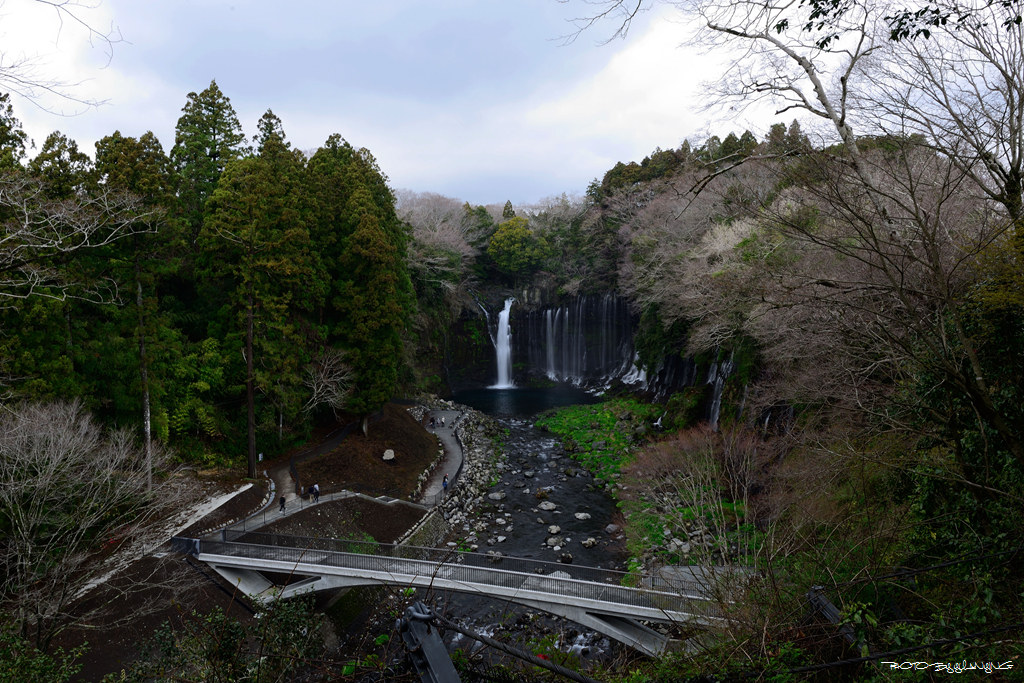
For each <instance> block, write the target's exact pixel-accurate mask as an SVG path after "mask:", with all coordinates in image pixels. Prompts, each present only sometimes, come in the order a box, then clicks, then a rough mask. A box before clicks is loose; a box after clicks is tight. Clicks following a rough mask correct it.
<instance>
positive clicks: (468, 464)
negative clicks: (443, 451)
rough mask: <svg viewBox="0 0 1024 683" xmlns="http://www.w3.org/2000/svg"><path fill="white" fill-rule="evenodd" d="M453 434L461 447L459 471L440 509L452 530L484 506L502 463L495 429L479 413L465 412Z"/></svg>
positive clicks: (488, 420) (502, 458)
mask: <svg viewBox="0 0 1024 683" xmlns="http://www.w3.org/2000/svg"><path fill="white" fill-rule="evenodd" d="M456 431H457V434H458V437H459V441H460V442H461V443H462V451H463V463H462V470H461V471H460V472H459V476H458V478H457V479H456V481H455V482H454V485H452V486H451V487H450V488H449V490H448V495H447V496H446V497H445V499H444V500H443V501H442V503H441V505H440V508H441V511H442V514H443V515H444V518H445V519H446V520H447V521H448V524H449V525H450V526H451V527H452V528H459V527H461V526H463V525H464V524H466V523H467V522H468V521H469V520H470V519H472V518H473V516H474V513H475V512H476V510H477V508H479V507H480V506H481V505H482V504H484V502H485V501H486V500H487V498H486V495H487V492H488V491H489V490H490V489H491V487H492V485H493V483H494V479H495V477H496V476H497V475H498V473H499V472H500V471H501V470H502V466H503V461H504V456H503V455H502V454H501V453H499V452H497V449H496V448H495V437H496V436H497V435H498V426H497V425H496V424H495V423H494V421H493V420H491V419H490V418H489V417H487V416H486V415H484V414H483V413H479V412H477V411H474V410H469V409H467V410H466V413H465V416H464V417H463V419H462V420H461V421H460V422H459V426H458V428H457V430H456Z"/></svg>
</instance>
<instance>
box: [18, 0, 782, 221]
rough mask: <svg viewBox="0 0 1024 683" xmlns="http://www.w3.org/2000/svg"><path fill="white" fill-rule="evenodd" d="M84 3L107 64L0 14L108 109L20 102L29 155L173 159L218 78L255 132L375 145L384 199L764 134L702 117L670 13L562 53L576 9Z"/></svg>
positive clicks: (575, 174) (57, 31)
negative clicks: (142, 139) (108, 152)
mask: <svg viewBox="0 0 1024 683" xmlns="http://www.w3.org/2000/svg"><path fill="white" fill-rule="evenodd" d="M85 1H87V2H90V1H91V2H93V3H94V4H96V5H97V6H96V7H94V8H93V9H89V10H88V11H85V12H82V13H81V14H82V16H83V17H84V18H85V19H87V20H88V21H89V22H90V23H91V24H92V25H94V26H96V27H99V28H102V29H104V30H106V29H107V28H108V27H113V28H115V29H116V30H117V31H119V34H120V35H121V36H122V37H123V42H119V43H116V44H114V45H113V47H112V55H111V56H110V59H109V63H108V55H107V54H106V52H107V50H108V46H106V45H105V44H103V43H102V41H96V40H94V41H93V43H92V45H91V46H90V44H89V42H88V41H87V36H86V34H85V32H84V31H83V30H82V29H81V27H79V26H76V25H75V24H74V23H73V22H69V21H65V22H64V24H63V27H62V26H61V25H60V24H59V23H58V21H57V18H56V16H55V15H54V12H53V10H52V8H47V7H46V6H44V5H43V4H41V3H38V2H35V1H34V0H5V2H4V3H3V5H2V6H0V46H2V48H3V52H4V63H5V64H7V63H10V62H11V60H12V59H16V58H19V57H22V56H27V57H32V58H35V59H37V61H38V73H40V74H46V75H51V76H53V77H58V78H61V79H62V80H65V81H75V82H78V81H80V82H81V83H80V85H78V86H77V87H76V88H75V89H74V90H73V92H74V94H75V95H77V96H79V97H82V98H88V99H94V100H104V101H105V102H106V103H105V104H103V105H102V106H100V107H98V108H87V109H86V110H85V111H84V113H79V114H77V115H75V116H69V117H61V116H57V115H53V114H50V113H47V112H45V111H42V110H41V109H40V108H38V107H36V106H33V105H32V104H31V103H29V102H27V101H26V100H24V99H19V98H15V99H14V106H15V113H16V115H17V116H18V117H19V118H20V119H21V120H22V122H23V125H24V128H25V130H26V132H27V133H28V134H29V135H30V137H32V138H33V139H34V140H35V143H36V145H37V147H38V145H41V144H42V142H43V140H45V138H46V136H47V135H48V134H49V133H50V132H52V131H55V130H59V131H61V132H63V133H65V134H66V135H68V136H69V137H71V138H74V139H75V140H77V141H78V143H79V145H80V146H81V148H82V149H83V150H84V151H87V152H88V153H89V154H92V153H93V151H94V147H93V144H94V143H95V141H96V140H97V139H99V138H101V137H103V136H105V135H108V134H110V133H112V132H114V131H115V130H119V131H120V132H121V133H122V134H124V135H133V136H138V135H141V134H142V133H144V132H146V131H147V130H152V131H153V132H154V133H155V134H156V136H157V137H158V138H159V139H160V141H161V142H162V143H163V146H164V149H165V151H170V148H171V146H172V145H173V144H174V127H175V124H176V123H177V119H178V117H179V116H180V114H181V108H182V107H183V106H184V104H185V100H186V96H187V94H188V93H189V92H191V91H196V92H198V91H200V90H203V89H204V88H206V87H207V86H208V85H209V84H210V81H211V80H212V79H216V81H217V84H218V86H219V87H220V89H221V90H222V91H223V92H224V94H225V95H227V96H228V97H229V98H230V99H231V103H232V105H233V106H234V108H235V111H236V112H237V113H238V116H239V120H240V121H241V123H242V126H243V127H244V129H245V132H246V134H247V135H248V136H250V137H251V136H252V135H253V134H254V133H255V130H256V121H257V120H258V119H259V117H260V115H261V114H262V113H263V112H264V111H266V110H267V109H268V108H269V109H272V110H273V111H274V113H276V114H277V115H278V116H279V117H280V118H281V120H282V121H283V123H284V129H285V133H286V134H287V136H288V139H289V140H290V141H291V142H292V144H293V145H295V146H296V147H298V148H299V149H303V150H313V149H315V148H317V147H318V146H319V145H321V144H322V143H323V142H324V140H326V139H327V137H328V136H329V135H331V134H332V133H339V134H341V135H342V136H343V137H344V138H346V139H347V140H348V141H349V142H351V143H352V144H353V145H356V146H362V147H367V148H369V149H370V151H371V152H372V153H373V154H374V156H375V157H376V158H377V161H378V162H379V163H380V166H381V168H382V169H383V170H384V172H385V173H386V174H387V175H388V176H389V178H390V180H391V184H392V186H393V187H395V188H403V189H410V190H415V191H419V192H427V191H429V192H438V193H441V194H445V195H449V196H452V197H456V198H459V199H462V200H468V201H470V202H472V203H474V204H490V203H503V202H504V201H505V200H506V199H511V200H512V202H513V203H514V204H524V203H533V202H536V201H538V200H540V199H542V198H545V197H550V196H555V195H558V194H561V193H563V192H566V193H569V194H574V193H575V194H582V193H583V192H584V191H585V190H586V186H587V183H589V182H590V180H591V179H593V178H595V177H600V176H601V175H603V174H604V172H605V171H606V170H608V169H609V168H610V167H611V166H612V165H614V163H615V162H616V161H629V160H637V161H639V160H640V159H642V158H643V157H644V156H646V155H647V154H649V153H650V152H651V151H652V150H653V149H654V148H655V147H659V146H660V147H661V148H665V149H667V148H674V147H676V146H678V145H679V144H680V143H681V142H682V140H683V139H685V138H688V137H689V138H696V139H699V140H703V139H704V137H706V135H707V134H708V133H709V132H713V133H716V134H719V135H723V136H724V134H725V133H727V132H729V131H730V130H736V131H737V132H741V131H742V130H743V129H744V128H745V127H751V128H753V129H754V132H755V133H757V134H758V136H759V137H760V136H761V135H762V134H763V133H764V130H766V128H767V126H768V125H769V124H770V123H771V122H770V121H765V122H764V123H762V124H760V125H759V126H752V125H751V124H749V123H748V122H745V121H730V120H727V119H723V117H722V116H721V115H719V116H718V118H717V119H712V118H710V117H711V116H712V114H708V113H701V112H700V104H701V101H702V97H701V87H700V84H701V82H702V81H703V80H706V79H710V78H713V77H715V76H716V73H717V72H718V71H720V67H719V66H716V63H715V62H714V61H713V60H709V59H708V58H706V57H702V56H700V55H698V54H696V53H695V52H694V51H692V50H690V49H682V48H680V47H679V44H680V42H681V41H682V40H683V38H684V36H685V26H683V25H681V24H680V23H679V22H678V19H676V18H673V17H670V16H669V15H668V14H667V9H665V10H662V11H660V12H658V13H655V12H651V13H648V14H646V15H644V16H643V17H642V19H641V20H640V21H639V22H638V23H637V24H636V25H635V26H634V28H633V31H632V32H631V33H630V34H629V36H628V38H627V39H626V40H625V41H622V40H615V41H613V42H611V43H608V44H606V45H600V44H599V43H600V42H602V41H603V40H604V39H606V38H607V37H608V36H609V35H611V33H612V32H613V30H614V27H613V26H612V24H610V23H609V24H607V25H599V26H597V27H594V28H592V29H590V30H589V31H588V32H586V33H584V34H582V35H581V36H580V37H579V38H578V39H577V40H576V41H575V42H573V43H571V44H568V45H566V44H565V41H563V40H560V37H562V36H564V35H566V34H567V33H569V32H571V31H573V24H572V23H570V21H569V20H570V19H572V18H573V17H575V16H579V15H581V14H583V13H585V12H586V10H587V6H586V5H585V4H583V3H581V2H579V1H578V0H573V1H572V2H569V3H568V4H563V3H560V2H558V1H557V0H504V1H499V0H430V1H427V0H376V1H375V2H365V1H364V2H352V1H350V0H317V1H313V0H308V1H307V0H292V1H290V2H282V1H281V0H273V1H269V0H268V1H264V0H173V1H172V0H164V1H162V2H155V1H146V2H142V1H140V0H85ZM43 101H44V103H45V104H46V105H47V106H48V107H50V108H56V109H62V110H65V111H73V110H75V106H74V105H73V104H70V103H68V102H61V101H59V100H54V99H52V98H51V99H44V100H43Z"/></svg>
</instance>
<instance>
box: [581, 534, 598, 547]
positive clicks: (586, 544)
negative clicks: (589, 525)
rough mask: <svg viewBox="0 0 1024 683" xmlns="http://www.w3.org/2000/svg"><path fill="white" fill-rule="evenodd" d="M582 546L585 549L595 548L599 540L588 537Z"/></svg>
mask: <svg viewBox="0 0 1024 683" xmlns="http://www.w3.org/2000/svg"><path fill="white" fill-rule="evenodd" d="M580 545H582V546H583V547H584V548H593V547H594V546H595V545H597V539H596V538H594V537H593V536H588V537H587V539H586V540H585V541H583V542H582V543H581V544H580Z"/></svg>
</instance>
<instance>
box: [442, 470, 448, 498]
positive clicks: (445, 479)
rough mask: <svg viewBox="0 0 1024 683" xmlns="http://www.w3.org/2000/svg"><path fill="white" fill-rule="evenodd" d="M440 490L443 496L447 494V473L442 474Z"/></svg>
mask: <svg viewBox="0 0 1024 683" xmlns="http://www.w3.org/2000/svg"><path fill="white" fill-rule="evenodd" d="M441 491H442V492H443V493H444V495H445V496H447V495H448V475H447V474H446V475H444V479H442V480H441Z"/></svg>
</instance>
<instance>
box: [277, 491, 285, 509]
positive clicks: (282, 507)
mask: <svg viewBox="0 0 1024 683" xmlns="http://www.w3.org/2000/svg"><path fill="white" fill-rule="evenodd" d="M278 510H280V512H281V513H282V514H283V513H284V494H281V505H280V506H279V507H278Z"/></svg>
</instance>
